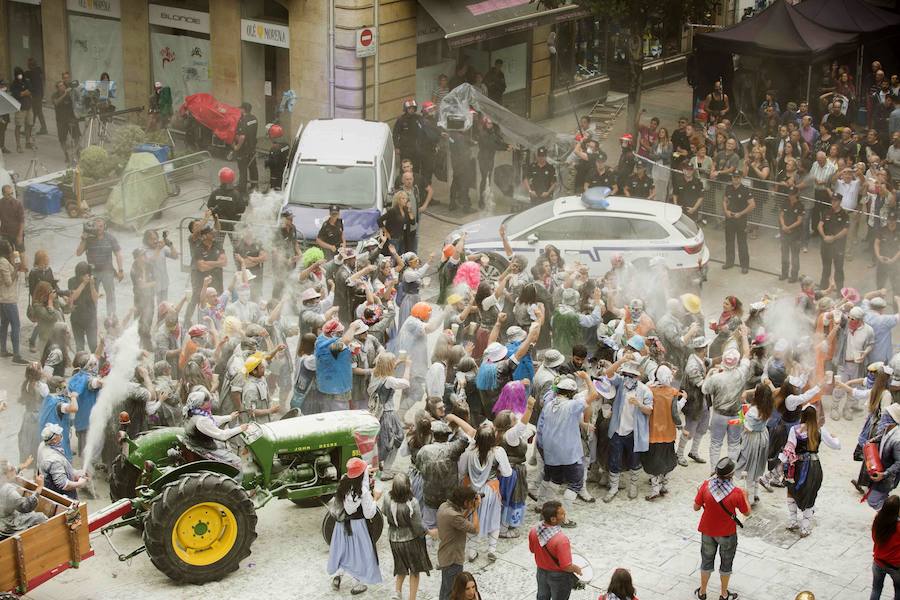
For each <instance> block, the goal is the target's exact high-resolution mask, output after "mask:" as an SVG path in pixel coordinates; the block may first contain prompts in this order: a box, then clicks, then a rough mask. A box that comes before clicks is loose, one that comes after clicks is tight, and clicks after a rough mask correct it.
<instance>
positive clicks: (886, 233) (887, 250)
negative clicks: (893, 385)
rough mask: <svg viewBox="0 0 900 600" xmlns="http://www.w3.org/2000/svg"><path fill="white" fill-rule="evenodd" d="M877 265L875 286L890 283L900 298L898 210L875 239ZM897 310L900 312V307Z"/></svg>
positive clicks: (890, 215) (880, 286)
mask: <svg viewBox="0 0 900 600" xmlns="http://www.w3.org/2000/svg"><path fill="white" fill-rule="evenodd" d="M875 263H876V264H875V286H876V287H878V288H886V287H887V285H888V283H890V284H891V287H892V288H893V293H894V296H900V227H897V211H896V209H894V210H891V211H889V212H888V214H887V216H886V217H885V219H884V224H883V225H882V226H881V229H879V230H878V233H877V235H876V237H875ZM895 308H896V310H898V311H900V306H897V307H895ZM894 376H895V377H897V374H896V373H895V375H894Z"/></svg>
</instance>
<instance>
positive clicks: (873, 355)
mask: <svg viewBox="0 0 900 600" xmlns="http://www.w3.org/2000/svg"><path fill="white" fill-rule="evenodd" d="M882 293H883V290H875V291H874V292H869V293H868V294H866V296H865V299H864V300H863V302H862V308H863V310H864V311H865V317H864V320H865V322H866V325H868V326H870V327H871V328H872V334H873V335H874V339H873V341H872V345H873V347H872V352H870V353H869V356H868V362H869V364H871V363H873V362H887V361H888V360H890V358H891V350H892V346H893V344H892V340H891V333H892V330H893V329H894V328H895V327H897V325H898V324H900V313H894V314H885V312H884V311H885V309H886V308H887V306H888V302H887V300H885V298H884V296H883V295H882ZM894 302H895V304H896V305H897V306H900V296H897V297H896V298H894Z"/></svg>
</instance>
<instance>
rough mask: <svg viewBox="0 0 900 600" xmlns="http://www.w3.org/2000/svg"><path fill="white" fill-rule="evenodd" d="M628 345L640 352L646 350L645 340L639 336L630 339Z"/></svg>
mask: <svg viewBox="0 0 900 600" xmlns="http://www.w3.org/2000/svg"><path fill="white" fill-rule="evenodd" d="M628 345H629V346H631V347H632V348H634V349H635V350H637V351H638V352H640V351H641V350H643V349H644V338H642V337H641V336H639V335H633V336H631V338H629V340H628Z"/></svg>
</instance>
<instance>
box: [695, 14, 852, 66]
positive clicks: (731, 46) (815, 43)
mask: <svg viewBox="0 0 900 600" xmlns="http://www.w3.org/2000/svg"><path fill="white" fill-rule="evenodd" d="M858 40H859V36H858V35H857V34H854V33H846V32H840V31H833V30H831V29H828V28H827V27H823V26H822V25H818V24H817V23H815V22H813V21H811V20H810V19H808V18H807V17H805V16H803V15H802V14H801V13H800V12H799V11H798V10H797V9H796V8H795V7H793V6H791V5H789V4H788V3H787V2H786V1H785V0H775V2H773V3H772V4H771V5H770V6H769V7H768V8H766V9H765V10H764V11H762V12H761V13H759V14H758V15H756V16H755V17H753V18H750V19H747V20H746V21H741V22H740V23H738V24H737V25H734V26H732V27H728V28H727V29H722V30H720V31H716V32H713V33H700V34H697V35H696V36H695V37H694V47H695V48H698V49H700V50H703V51H715V52H730V53H731V54H749V55H753V56H763V57H768V58H778V59H789V60H796V61H803V62H808V63H812V62H813V61H815V60H817V59H821V58H825V57H828V56H836V55H839V54H845V53H847V52H852V51H853V50H855V48H856V44H857V42H858Z"/></svg>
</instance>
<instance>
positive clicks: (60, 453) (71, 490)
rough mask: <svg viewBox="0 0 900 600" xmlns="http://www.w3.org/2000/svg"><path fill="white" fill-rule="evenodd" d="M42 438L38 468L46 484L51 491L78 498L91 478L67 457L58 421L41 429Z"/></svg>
mask: <svg viewBox="0 0 900 600" xmlns="http://www.w3.org/2000/svg"><path fill="white" fill-rule="evenodd" d="M41 440H42V441H41V445H40V446H38V454H37V464H38V469H37V470H38V472H39V473H40V474H41V475H42V476H43V478H44V485H45V486H46V488H47V489H48V490H50V491H51V492H56V493H57V494H61V495H63V496H66V497H68V498H71V499H72V500H78V490H80V489H81V488H83V487H86V486H87V485H88V484H89V483H90V480H89V479H88V476H87V474H86V473H85V472H84V471H79V470H78V469H76V468H75V467H74V466H72V463H71V461H70V460H69V459H68V458H66V454H65V451H64V450H63V447H62V443H63V428H62V427H60V426H59V425H57V424H56V423H47V424H46V425H45V426H44V428H43V429H42V430H41Z"/></svg>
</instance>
